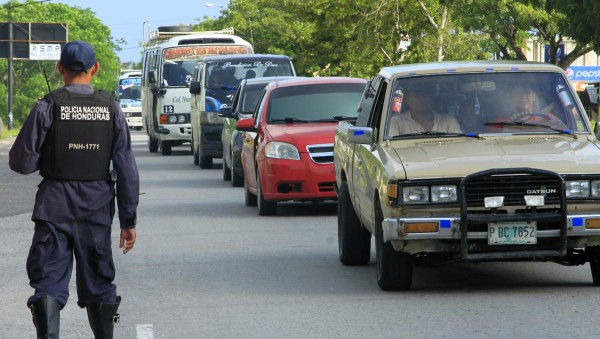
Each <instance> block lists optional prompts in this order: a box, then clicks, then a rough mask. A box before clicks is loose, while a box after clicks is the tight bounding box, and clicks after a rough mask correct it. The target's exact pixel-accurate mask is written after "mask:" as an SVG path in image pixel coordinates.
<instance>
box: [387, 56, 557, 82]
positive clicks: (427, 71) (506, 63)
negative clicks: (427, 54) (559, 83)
mask: <svg viewBox="0 0 600 339" xmlns="http://www.w3.org/2000/svg"><path fill="white" fill-rule="evenodd" d="M523 71H538V72H563V69H562V68H560V67H558V66H556V65H553V64H548V63H541V62H532V61H514V60H500V61H498V60H478V61H442V62H431V63H420V64H405V65H398V66H389V67H385V68H383V69H382V70H381V71H380V72H379V75H380V76H382V77H384V78H388V79H389V78H393V77H398V76H415V75H439V74H449V73H477V72H485V73H493V72H523Z"/></svg>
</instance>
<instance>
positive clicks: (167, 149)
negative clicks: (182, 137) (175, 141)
mask: <svg viewBox="0 0 600 339" xmlns="http://www.w3.org/2000/svg"><path fill="white" fill-rule="evenodd" d="M160 152H161V153H162V155H171V142H170V141H166V140H161V142H160Z"/></svg>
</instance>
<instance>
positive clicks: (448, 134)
mask: <svg viewBox="0 0 600 339" xmlns="http://www.w3.org/2000/svg"><path fill="white" fill-rule="evenodd" d="M430 135H438V136H452V137H468V138H477V139H483V138H482V137H481V136H480V135H479V134H478V133H459V132H439V131H424V132H418V133H408V134H399V135H395V136H394V138H395V137H407V136H430Z"/></svg>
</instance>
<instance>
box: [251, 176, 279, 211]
mask: <svg viewBox="0 0 600 339" xmlns="http://www.w3.org/2000/svg"><path fill="white" fill-rule="evenodd" d="M261 186H262V184H261V183H260V174H258V171H256V190H257V191H258V194H257V195H256V196H257V198H258V215H276V214H277V202H275V201H266V200H265V196H264V195H263V192H262V191H263V190H262V187H261Z"/></svg>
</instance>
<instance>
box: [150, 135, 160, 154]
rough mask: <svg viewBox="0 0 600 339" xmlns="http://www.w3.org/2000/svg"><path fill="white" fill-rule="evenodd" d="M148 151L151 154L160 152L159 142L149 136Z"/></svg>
mask: <svg viewBox="0 0 600 339" xmlns="http://www.w3.org/2000/svg"><path fill="white" fill-rule="evenodd" d="M148 151H150V153H156V152H158V140H156V139H154V138H153V137H151V136H148Z"/></svg>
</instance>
